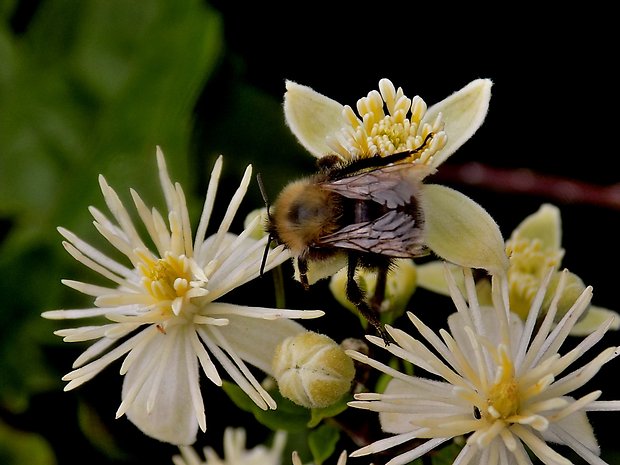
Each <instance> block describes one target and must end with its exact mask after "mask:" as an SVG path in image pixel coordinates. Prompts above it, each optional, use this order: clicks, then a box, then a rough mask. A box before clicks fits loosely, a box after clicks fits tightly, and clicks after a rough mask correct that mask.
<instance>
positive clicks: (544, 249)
mask: <svg viewBox="0 0 620 465" xmlns="http://www.w3.org/2000/svg"><path fill="white" fill-rule="evenodd" d="M561 243H562V221H561V217H560V209H559V208H558V207H556V206H554V205H551V204H543V205H541V206H540V208H539V209H538V211H536V212H535V213H533V214H531V215H528V216H527V217H526V218H525V219H524V220H523V221H521V223H520V224H519V225H518V226H517V227H516V228H515V230H514V231H513V232H512V234H511V235H510V238H509V239H508V240H507V241H506V251H507V254H508V257H509V268H508V272H507V276H508V290H509V294H508V295H509V298H510V310H511V311H512V312H513V313H516V314H517V315H519V316H520V317H521V318H522V319H523V320H525V319H526V318H527V315H528V312H529V310H530V308H531V306H532V300H533V299H534V296H535V295H536V292H537V291H538V288H539V287H540V284H541V282H542V280H543V279H544V277H545V274H546V272H547V270H548V269H549V268H553V269H555V270H556V271H555V273H554V275H553V276H552V278H551V282H550V284H549V287H548V289H547V294H546V297H545V299H544V300H543V303H542V307H541V312H540V314H539V318H541V317H543V316H544V314H545V313H546V312H547V308H548V307H549V303H550V302H551V298H552V296H553V294H554V290H555V288H556V286H557V283H558V281H559V277H560V275H561V274H562V272H561V271H560V266H561V263H562V259H563V257H564V253H565V250H564V249H563V248H562V246H561ZM443 269H444V266H443V263H442V262H441V261H439V260H437V261H434V262H429V263H425V264H423V265H420V266H419V267H418V273H419V284H420V286H421V287H424V288H426V289H429V290H432V291H435V292H439V293H442V294H445V295H447V294H448V293H449V292H448V288H447V285H446V282H445V279H444V273H443ZM476 286H477V289H478V300H479V301H480V302H490V301H491V285H490V283H489V282H488V280H487V279H484V278H483V279H480V280H479V281H478V282H477V283H476ZM584 289H585V284H584V283H583V281H582V280H581V278H579V276H577V275H576V274H573V273H570V274H569V276H568V278H567V282H566V284H565V286H564V293H563V295H562V296H561V298H560V300H559V301H558V312H557V314H556V317H555V318H556V320H557V321H559V320H560V319H561V318H562V317H563V316H564V313H566V311H567V310H568V309H569V308H570V307H571V305H572V304H573V303H574V302H575V299H576V298H577V297H578V296H579V295H580V294H581V293H582V292H583V290H584ZM611 316H614V317H615V320H614V322H613V323H612V326H611V327H610V329H613V330H617V329H619V328H620V315H619V314H618V313H617V312H615V311H613V310H610V309H607V308H603V307H597V306H594V305H590V306H589V307H588V309H587V311H586V312H584V314H583V315H582V318H581V319H580V320H579V322H578V323H577V324H575V325H574V326H573V328H572V329H571V335H573V336H587V335H588V334H590V333H591V332H592V331H596V330H597V329H598V328H599V327H600V325H601V324H602V323H603V322H604V321H606V320H607V319H608V318H610V317H611Z"/></svg>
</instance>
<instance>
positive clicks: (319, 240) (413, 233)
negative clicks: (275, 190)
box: [267, 151, 431, 342]
mask: <svg viewBox="0 0 620 465" xmlns="http://www.w3.org/2000/svg"><path fill="white" fill-rule="evenodd" d="M412 153H414V151H408V152H402V153H397V154H394V155H390V156H387V157H382V156H378V155H377V156H372V157H366V158H361V159H358V160H356V161H353V162H349V163H343V162H340V161H338V159H337V158H336V157H329V156H328V157H324V159H322V160H321V164H320V168H319V171H318V172H317V173H316V174H314V175H312V176H310V177H308V178H305V179H301V180H298V181H294V182H292V183H290V184H289V185H287V186H286V187H285V188H284V189H283V190H282V192H281V193H280V195H279V196H278V198H277V199H276V201H275V203H274V204H273V211H272V212H271V211H270V212H269V222H268V225H267V231H268V232H269V234H270V236H271V237H272V238H273V239H274V240H275V241H276V242H278V243H280V244H284V245H285V246H286V247H287V248H289V249H290V251H291V254H292V255H293V256H295V257H296V258H297V263H298V268H299V274H300V280H301V282H302V284H303V285H304V286H305V287H308V280H307V276H306V273H307V270H308V262H309V261H320V260H325V259H327V258H330V257H331V256H332V255H334V254H339V253H345V254H346V256H347V259H348V274H347V277H348V279H347V297H348V298H349V300H351V302H353V303H354V304H355V305H356V307H357V308H358V310H359V311H360V313H362V315H364V317H366V319H367V320H368V321H369V322H370V323H372V324H373V325H374V326H375V327H376V328H377V330H378V331H379V333H380V334H382V336H383V337H384V339H385V340H386V342H387V341H388V339H387V335H386V333H385V332H384V331H383V329H382V327H381V325H380V324H379V318H378V315H377V311H376V310H377V309H376V308H373V307H376V306H377V305H373V304H372V303H371V304H369V303H368V302H367V301H366V300H365V296H364V293H363V291H362V290H361V289H360V288H359V286H358V285H357V283H356V281H355V271H356V269H357V268H358V267H366V268H371V269H376V270H378V271H379V272H380V275H379V276H380V278H379V279H380V281H381V283H382V286H384V285H385V277H386V274H387V272H388V271H389V268H390V265H391V263H392V261H393V260H394V259H395V258H414V257H419V256H421V255H425V254H426V253H427V248H426V246H425V244H424V227H423V226H424V215H423V210H422V208H421V205H420V200H421V199H420V196H421V189H420V186H421V182H422V179H423V178H424V177H425V176H426V175H428V174H429V172H430V171H431V168H429V167H427V166H425V165H420V164H414V163H410V162H403V160H406V159H407V158H408V157H410V156H411V154H412ZM379 287H380V286H379V285H377V289H378V292H380V295H379V296H375V297H376V298H375V299H374V300H375V303H376V301H377V299H379V300H381V299H382V295H383V294H382V292H383V290H381V291H379ZM379 303H380V302H379Z"/></svg>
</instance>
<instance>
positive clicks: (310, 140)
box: [284, 81, 344, 158]
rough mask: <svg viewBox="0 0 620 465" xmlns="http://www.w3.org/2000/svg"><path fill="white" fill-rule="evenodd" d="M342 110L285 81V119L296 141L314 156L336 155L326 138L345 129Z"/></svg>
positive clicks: (341, 107) (326, 98)
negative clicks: (342, 128)
mask: <svg viewBox="0 0 620 465" xmlns="http://www.w3.org/2000/svg"><path fill="white" fill-rule="evenodd" d="M343 108H344V107H343V106H342V105H341V104H340V103H338V102H336V101H335V100H332V99H330V98H329V97H326V96H324V95H322V94H319V93H318V92H316V91H314V90H313V89H311V88H310V87H307V86H302V85H300V84H297V83H295V82H293V81H286V92H285V93H284V117H285V119H286V124H287V125H288V126H289V128H290V129H291V131H292V132H293V134H294V135H295V137H297V139H298V140H299V142H300V143H301V145H303V146H304V147H305V148H306V149H307V150H308V151H309V152H310V153H311V154H312V155H314V156H315V157H317V158H318V157H322V156H323V155H325V154H328V153H331V152H333V150H332V149H331V148H330V147H329V146H328V145H327V142H326V140H327V139H326V138H327V136H328V135H330V134H334V133H335V132H337V131H339V130H340V128H341V127H342V126H343V123H344V120H343V118H342V110H343Z"/></svg>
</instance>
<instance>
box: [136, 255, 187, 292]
mask: <svg viewBox="0 0 620 465" xmlns="http://www.w3.org/2000/svg"><path fill="white" fill-rule="evenodd" d="M142 273H143V274H144V281H143V283H144V287H145V288H146V290H147V291H148V292H149V294H151V295H152V296H153V297H155V298H156V299H158V300H173V299H176V298H177V297H182V296H183V295H184V294H185V293H186V292H187V290H188V288H189V282H190V281H191V278H192V276H191V273H190V272H189V266H188V263H187V257H185V256H183V255H181V256H180V257H175V256H173V255H169V254H166V256H165V257H164V258H159V259H157V260H151V261H150V263H149V266H148V267H144V268H143V270H142Z"/></svg>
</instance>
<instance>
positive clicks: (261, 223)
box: [243, 207, 267, 240]
mask: <svg viewBox="0 0 620 465" xmlns="http://www.w3.org/2000/svg"><path fill="white" fill-rule="evenodd" d="M257 216H259V217H260V218H259V220H258V222H256V223H254V224H252V222H253V221H254V219H255V218H256V217H257ZM266 224H267V209H266V208H265V207H263V208H257V209H255V210H252V211H251V212H250V213H248V215H247V216H246V217H245V220H244V221H243V227H244V228H248V227H250V226H252V232H251V233H250V237H251V238H252V239H256V240H259V239H262V238H263V237H264V236H266V235H267V231H266V230H265V225H266Z"/></svg>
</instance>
